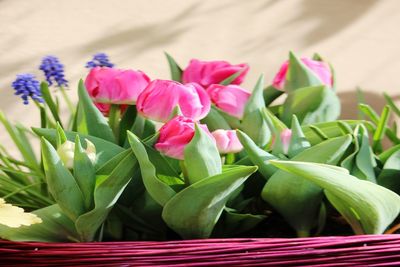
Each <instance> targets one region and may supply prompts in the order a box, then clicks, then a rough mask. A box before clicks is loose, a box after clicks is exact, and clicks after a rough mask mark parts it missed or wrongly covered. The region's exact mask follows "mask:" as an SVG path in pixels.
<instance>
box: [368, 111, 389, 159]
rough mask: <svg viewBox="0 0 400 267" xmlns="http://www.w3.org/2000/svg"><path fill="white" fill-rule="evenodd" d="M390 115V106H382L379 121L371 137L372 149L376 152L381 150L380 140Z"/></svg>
mask: <svg viewBox="0 0 400 267" xmlns="http://www.w3.org/2000/svg"><path fill="white" fill-rule="evenodd" d="M389 116H390V107H389V106H388V105H386V106H385V107H384V108H383V111H382V114H381V116H380V118H379V122H378V124H377V125H376V130H375V133H374V136H373V137H372V140H373V142H374V143H373V150H374V151H376V152H382V140H383V138H384V136H385V131H386V128H387V123H388V121H389Z"/></svg>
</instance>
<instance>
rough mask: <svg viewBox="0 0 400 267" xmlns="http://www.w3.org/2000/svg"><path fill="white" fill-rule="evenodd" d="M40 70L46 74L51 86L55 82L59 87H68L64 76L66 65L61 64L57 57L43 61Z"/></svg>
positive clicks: (45, 58) (46, 57) (47, 57)
mask: <svg viewBox="0 0 400 267" xmlns="http://www.w3.org/2000/svg"><path fill="white" fill-rule="evenodd" d="M39 69H40V70H42V71H43V72H44V75H45V76H46V80H47V82H48V83H49V85H52V84H53V82H55V83H56V84H57V86H58V87H62V86H68V81H67V80H66V79H65V76H64V65H63V64H61V62H60V60H59V59H58V58H57V57H55V56H45V57H44V58H43V59H42V64H40V67H39Z"/></svg>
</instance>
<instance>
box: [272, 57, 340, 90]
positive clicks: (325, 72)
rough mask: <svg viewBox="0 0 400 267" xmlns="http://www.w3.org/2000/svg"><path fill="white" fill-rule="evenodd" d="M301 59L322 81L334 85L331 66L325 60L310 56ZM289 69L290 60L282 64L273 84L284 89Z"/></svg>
mask: <svg viewBox="0 0 400 267" xmlns="http://www.w3.org/2000/svg"><path fill="white" fill-rule="evenodd" d="M301 61H302V62H303V64H304V65H306V66H307V67H308V68H309V69H310V70H311V71H312V72H314V74H315V75H316V76H317V77H318V78H319V79H320V80H321V82H322V83H323V84H325V85H328V86H333V76H332V73H331V69H330V68H329V66H328V65H327V64H326V63H325V62H323V61H317V60H313V59H310V58H302V59H301ZM288 69H289V61H286V62H285V63H283V64H282V66H281V68H280V69H279V71H278V73H277V74H276V75H275V78H274V80H273V82H272V86H274V87H275V88H276V89H279V90H284V88H285V82H286V75H287V73H288Z"/></svg>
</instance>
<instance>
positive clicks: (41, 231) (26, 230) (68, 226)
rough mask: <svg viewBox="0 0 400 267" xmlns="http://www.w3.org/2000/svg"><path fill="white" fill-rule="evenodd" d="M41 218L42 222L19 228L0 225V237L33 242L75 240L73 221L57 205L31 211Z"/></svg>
mask: <svg viewBox="0 0 400 267" xmlns="http://www.w3.org/2000/svg"><path fill="white" fill-rule="evenodd" d="M33 213H34V214H36V215H37V216H38V217H39V218H41V219H42V223H39V224H34V225H31V226H22V227H19V228H10V227H7V226H4V225H0V237H1V238H2V239H7V240H11V241H34V242H71V241H73V242H77V241H78V235H77V233H76V231H75V228H74V223H73V222H72V221H71V220H70V219H69V218H68V217H67V216H65V214H64V213H63V212H62V211H61V209H60V207H59V206H58V205H52V206H49V207H46V208H43V209H39V210H36V211H34V212H33Z"/></svg>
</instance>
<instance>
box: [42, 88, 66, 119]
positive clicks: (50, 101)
mask: <svg viewBox="0 0 400 267" xmlns="http://www.w3.org/2000/svg"><path fill="white" fill-rule="evenodd" d="M40 91H41V92H42V97H43V99H44V101H45V102H46V104H47V106H48V107H49V109H50V112H51V114H52V115H53V117H54V119H55V121H56V122H58V123H59V124H60V125H61V127H62V122H61V119H60V116H59V115H58V110H57V105H56V103H55V102H54V100H53V98H52V97H51V94H50V90H49V85H48V84H47V83H46V82H41V83H40Z"/></svg>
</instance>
